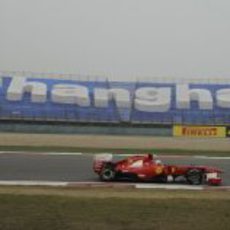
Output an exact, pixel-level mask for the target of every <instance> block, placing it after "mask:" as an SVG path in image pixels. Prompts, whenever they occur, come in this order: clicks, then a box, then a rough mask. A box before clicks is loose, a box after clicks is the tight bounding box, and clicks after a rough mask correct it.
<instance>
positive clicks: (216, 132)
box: [173, 125, 230, 137]
mask: <svg viewBox="0 0 230 230" xmlns="http://www.w3.org/2000/svg"><path fill="white" fill-rule="evenodd" d="M226 133H227V132H226V127H223V126H187V125H174V126H173V136H175V137H226ZM229 135H230V134H229Z"/></svg>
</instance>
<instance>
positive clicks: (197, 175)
mask: <svg viewBox="0 0 230 230" xmlns="http://www.w3.org/2000/svg"><path fill="white" fill-rule="evenodd" d="M203 178H204V176H203V172H202V170H200V169H190V170H188V172H187V173H186V179H187V181H188V183H189V184H193V185H200V184H202V183H203Z"/></svg>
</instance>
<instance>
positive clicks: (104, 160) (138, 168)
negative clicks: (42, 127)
mask: <svg viewBox="0 0 230 230" xmlns="http://www.w3.org/2000/svg"><path fill="white" fill-rule="evenodd" d="M93 170H94V172H95V173H97V174H98V175H99V178H100V180H101V181H106V182H108V181H119V180H128V181H135V182H141V181H143V182H180V181H183V182H184V183H188V184H192V185H200V184H208V185H220V184H221V183H222V178H221V173H222V171H221V170H220V169H218V168H214V167H209V166H194V165H166V164H163V163H162V162H161V161H160V160H159V159H157V158H155V157H154V156H153V155H152V154H146V155H136V156H130V157H127V158H125V159H122V160H119V161H116V162H115V161H113V155H112V154H98V155H96V157H95V159H94V163H93Z"/></svg>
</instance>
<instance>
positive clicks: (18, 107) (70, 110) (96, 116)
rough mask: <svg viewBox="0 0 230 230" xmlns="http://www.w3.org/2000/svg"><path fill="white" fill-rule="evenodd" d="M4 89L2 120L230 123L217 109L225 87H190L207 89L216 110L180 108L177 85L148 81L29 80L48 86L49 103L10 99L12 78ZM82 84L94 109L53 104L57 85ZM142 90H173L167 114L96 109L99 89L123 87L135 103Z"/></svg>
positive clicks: (27, 95)
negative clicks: (166, 88)
mask: <svg viewBox="0 0 230 230" xmlns="http://www.w3.org/2000/svg"><path fill="white" fill-rule="evenodd" d="M2 79H3V80H2V86H1V89H0V118H1V119H21V120H23V119H25V120H28V119H30V120H44V121H49V120H61V121H76V122H108V123H120V122H130V123H157V124H159V123H160V124H164V123H165V124H175V123H176V124H207V125H214V124H230V109H227V108H220V107H218V106H217V103H216V98H215V93H216V91H217V90H219V89H224V88H230V85H224V84H189V88H190V89H193V88H194V89H196V88H200V89H207V90H209V91H210V93H211V95H212V96H213V100H214V101H213V103H214V104H213V109H212V110H201V109H200V108H199V107H198V104H197V102H196V101H191V107H190V109H178V108H176V102H175V101H176V98H175V84H173V83H170V84H169V83H165V84H164V83H161V84H159V83H144V82H108V81H98V82H97V81H88V82H83V81H77V80H76V81H75V80H58V79H39V78H37V79H35V78H29V77H28V78H26V80H27V82H30V81H31V82H34V81H37V82H43V83H45V84H46V85H47V88H48V96H47V101H46V102H45V103H33V102H31V95H30V93H24V96H23V99H22V100H21V101H9V100H7V99H6V94H7V90H8V88H9V85H10V83H11V78H10V77H3V78H2ZM60 83H61V84H78V85H82V86H86V87H87V88H88V90H89V96H90V99H91V101H92V103H91V106H90V107H81V106H77V105H73V104H61V103H54V102H52V101H51V89H52V88H53V86H54V85H55V84H60ZM141 87H170V88H171V90H172V91H171V92H172V97H171V105H170V108H169V110H168V111H167V112H143V111H138V110H137V109H135V108H134V106H132V107H131V108H130V109H128V108H127V109H124V108H123V109H118V108H117V106H116V104H115V102H114V100H110V101H109V105H108V107H106V108H96V107H95V106H94V105H93V97H94V89H95V88H105V89H111V88H123V89H127V90H129V92H130V95H131V101H132V102H133V101H134V97H135V90H137V89H139V88H141Z"/></svg>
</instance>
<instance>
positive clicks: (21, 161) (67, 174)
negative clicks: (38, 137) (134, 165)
mask: <svg viewBox="0 0 230 230" xmlns="http://www.w3.org/2000/svg"><path fill="white" fill-rule="evenodd" d="M116 158H119V157H116ZM162 160H163V161H164V163H166V164H194V165H208V166H215V167H218V168H221V169H222V170H224V174H223V178H224V185H226V186H229V185H230V158H229V159H224V158H223V159H199V158H193V157H182V158H174V157H170V156H169V157H163V158H162ZM92 162H93V155H92V154H83V155H76V156H73V155H46V154H37V153H30V154H27V153H10V154H9V153H2V154H0V180H11V181H13V180H31V181H67V182H91V181H93V182H96V181H98V177H97V175H96V174H94V172H93V171H92Z"/></svg>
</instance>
